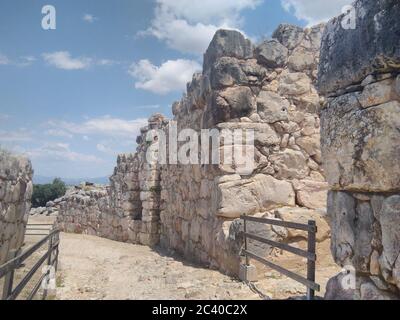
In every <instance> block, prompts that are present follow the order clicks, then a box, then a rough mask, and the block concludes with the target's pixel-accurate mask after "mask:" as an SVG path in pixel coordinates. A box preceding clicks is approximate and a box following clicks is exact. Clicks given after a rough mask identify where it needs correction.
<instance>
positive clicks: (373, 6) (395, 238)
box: [319, 0, 400, 299]
mask: <svg viewBox="0 0 400 320" xmlns="http://www.w3.org/2000/svg"><path fill="white" fill-rule="evenodd" d="M354 7H355V9H356V29H354V30H346V29H343V28H342V27H341V19H342V18H343V17H342V16H341V17H338V18H335V19H333V20H331V21H330V22H329V24H328V25H327V28H326V31H325V33H324V36H323V40H322V48H321V62H320V70H319V90H320V92H321V93H322V94H323V95H325V96H326V97H327V101H326V104H325V105H324V107H323V109H322V111H321V132H322V137H321V142H322V155H323V163H324V168H325V173H326V176H327V180H328V182H329V186H330V189H331V191H330V192H329V198H328V213H329V217H330V223H331V229H332V244H331V250H332V255H333V257H334V259H335V261H336V262H337V263H338V264H339V265H340V266H343V267H346V268H347V269H350V270H351V269H352V268H354V269H355V276H356V277H355V279H356V283H355V286H353V287H352V288H348V287H347V288H346V287H343V286H342V285H341V284H342V280H343V279H344V275H343V274H341V275H338V276H337V277H335V278H333V279H331V281H330V282H329V284H328V288H327V298H332V299H333V298H348V299H359V298H361V299H395V298H399V297H400V255H399V254H400V240H399V239H400V162H399V159H400V143H399V142H400V131H399V128H400V75H399V74H400V20H399V16H400V3H399V2H398V1H392V0H382V1H372V0H364V1H361V0H359V1H356V2H355V3H354ZM345 289H347V290H345Z"/></svg>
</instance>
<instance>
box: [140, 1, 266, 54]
mask: <svg viewBox="0 0 400 320" xmlns="http://www.w3.org/2000/svg"><path fill="white" fill-rule="evenodd" d="M261 2H262V0H218V1H215V0H202V1H188V0H157V6H156V9H155V15H154V18H153V20H152V22H151V26H150V27H149V28H148V29H147V30H146V31H142V32H140V33H139V35H152V36H154V37H156V38H158V39H159V40H162V41H165V42H166V43H167V45H168V46H169V47H171V48H173V49H176V50H179V51H181V52H184V53H193V54H202V53H204V51H205V50H206V49H207V46H208V44H209V43H210V41H211V39H212V37H213V35H214V33H215V31H216V30H218V29H220V28H225V29H238V28H240V26H241V24H242V22H243V19H242V18H241V16H240V13H241V11H242V10H244V9H254V8H256V6H257V5H259V4H260V3H261Z"/></svg>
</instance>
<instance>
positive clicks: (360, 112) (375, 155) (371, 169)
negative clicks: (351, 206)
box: [321, 94, 400, 192]
mask: <svg viewBox="0 0 400 320" xmlns="http://www.w3.org/2000/svg"><path fill="white" fill-rule="evenodd" d="M343 99H344V100H343ZM353 99H356V98H355V95H353V94H351V95H347V96H345V97H341V98H338V99H334V100H332V101H331V102H330V103H329V104H328V106H327V107H326V108H325V109H323V110H322V112H321V130H322V133H323V134H322V137H321V143H322V145H321V149H322V155H323V163H324V168H325V172H326V176H327V180H328V182H329V184H330V185H331V186H332V187H333V188H335V189H342V190H354V191H357V190H366V191H369V192H390V191H395V190H398V189H399V187H400V176H399V174H400V163H399V161H397V159H399V158H400V145H399V143H398V141H400V132H399V131H398V130H397V128H399V126H400V118H399V117H398V115H399V112H400V102H398V101H392V102H389V103H386V104H383V105H379V106H376V107H370V108H366V109H361V108H359V107H358V104H357V102H355V101H354V103H353V102H352V101H353ZM343 101H350V103H347V104H343ZM388 168H391V170H388Z"/></svg>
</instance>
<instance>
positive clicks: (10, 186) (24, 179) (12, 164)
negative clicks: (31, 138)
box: [0, 150, 33, 265]
mask: <svg viewBox="0 0 400 320" xmlns="http://www.w3.org/2000/svg"><path fill="white" fill-rule="evenodd" d="M32 175H33V171H32V166H31V163H30V161H29V160H28V159H26V158H24V157H20V156H15V155H12V154H10V153H8V152H5V151H2V150H0V265H2V264H3V263H5V262H6V261H7V260H8V258H9V253H10V251H18V250H19V249H20V248H21V246H22V244H23V242H24V235H25V227H26V223H27V221H28V217H29V210H30V207H31V197H32V190H33V186H32Z"/></svg>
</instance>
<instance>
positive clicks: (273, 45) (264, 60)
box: [256, 39, 288, 68]
mask: <svg viewBox="0 0 400 320" xmlns="http://www.w3.org/2000/svg"><path fill="white" fill-rule="evenodd" d="M256 56H257V60H258V61H259V62H260V63H261V64H263V65H265V66H266V67H268V68H278V67H283V66H284V65H285V64H286V61H287V57H288V49H287V48H286V47H285V46H284V45H282V44H281V43H280V42H279V41H278V40H275V39H273V40H267V41H264V42H263V43H262V44H260V45H259V46H258V47H257V48H256Z"/></svg>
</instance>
